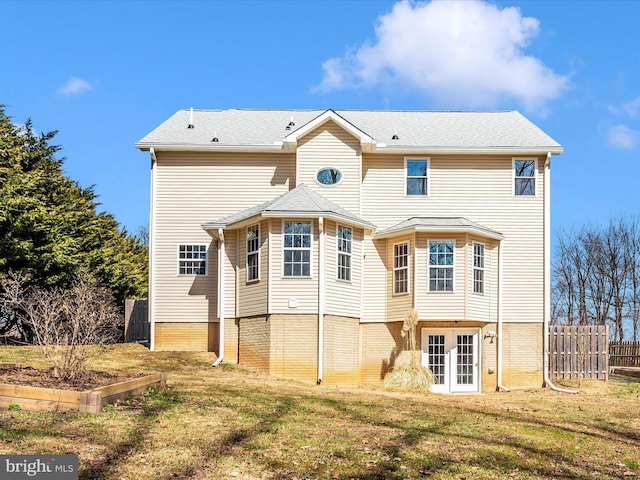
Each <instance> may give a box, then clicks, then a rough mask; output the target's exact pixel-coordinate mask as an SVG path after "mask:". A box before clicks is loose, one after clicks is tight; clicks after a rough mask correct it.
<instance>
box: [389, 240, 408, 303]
mask: <svg viewBox="0 0 640 480" xmlns="http://www.w3.org/2000/svg"><path fill="white" fill-rule="evenodd" d="M393 293H394V295H398V294H403V293H409V242H405V243H398V244H396V245H394V246H393Z"/></svg>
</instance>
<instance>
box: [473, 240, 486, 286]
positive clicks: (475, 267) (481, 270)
mask: <svg viewBox="0 0 640 480" xmlns="http://www.w3.org/2000/svg"><path fill="white" fill-rule="evenodd" d="M476 246H477V247H481V248H482V255H476ZM476 259H480V260H481V262H480V263H481V266H478V265H476ZM486 261H487V246H486V245H485V244H484V243H481V242H472V243H471V291H472V292H473V293H475V294H476V295H484V293H485V291H486V285H487V281H486V279H487V276H486ZM476 272H479V273H480V274H481V276H482V279H481V280H478V282H479V285H480V287H481V288H480V289H479V290H476Z"/></svg>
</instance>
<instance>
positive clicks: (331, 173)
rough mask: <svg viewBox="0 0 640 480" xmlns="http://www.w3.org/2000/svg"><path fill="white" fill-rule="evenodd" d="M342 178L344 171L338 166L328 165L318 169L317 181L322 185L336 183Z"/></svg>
mask: <svg viewBox="0 0 640 480" xmlns="http://www.w3.org/2000/svg"><path fill="white" fill-rule="evenodd" d="M341 180H342V172H341V171H340V170H338V169H337V168H332V167H326V168H322V169H320V170H318V173H316V181H317V182H318V183H319V184H320V185H336V184H337V183H340V181H341Z"/></svg>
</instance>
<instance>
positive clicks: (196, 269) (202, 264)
mask: <svg viewBox="0 0 640 480" xmlns="http://www.w3.org/2000/svg"><path fill="white" fill-rule="evenodd" d="M206 274H207V246H206V245H199V244H180V245H178V275H206Z"/></svg>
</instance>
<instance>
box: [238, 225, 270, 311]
mask: <svg viewBox="0 0 640 480" xmlns="http://www.w3.org/2000/svg"><path fill="white" fill-rule="evenodd" d="M268 232H269V222H268V221H267V220H263V221H262V222H260V253H259V255H260V258H259V261H260V263H259V265H260V280H258V281H253V282H247V268H246V266H247V229H246V228H242V229H240V230H238V238H239V241H238V275H237V285H238V316H239V317H249V316H253V315H266V314H267V313H268V312H267V310H268V307H267V295H268V290H269V289H268V285H269V235H268Z"/></svg>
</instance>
